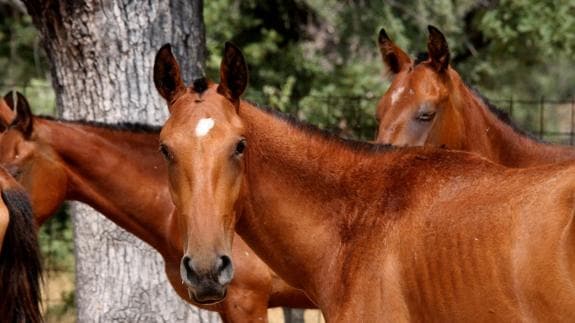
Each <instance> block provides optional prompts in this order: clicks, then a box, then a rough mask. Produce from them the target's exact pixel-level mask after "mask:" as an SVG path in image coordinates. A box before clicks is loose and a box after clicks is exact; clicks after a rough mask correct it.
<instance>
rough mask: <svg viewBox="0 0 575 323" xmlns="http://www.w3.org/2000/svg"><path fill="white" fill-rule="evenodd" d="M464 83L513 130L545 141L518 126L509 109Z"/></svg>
mask: <svg viewBox="0 0 575 323" xmlns="http://www.w3.org/2000/svg"><path fill="white" fill-rule="evenodd" d="M464 84H465V86H466V87H467V88H469V89H471V93H472V94H473V95H474V96H475V98H476V99H478V100H479V102H481V103H483V104H484V105H485V106H487V109H488V110H489V111H490V112H491V113H492V114H493V115H495V117H496V118H497V119H498V120H499V121H501V122H503V123H504V124H506V125H508V126H509V127H510V128H511V129H513V131H515V132H516V133H517V134H519V135H521V136H524V137H527V138H529V139H531V140H534V141H537V142H543V141H542V140H541V139H539V138H537V137H535V136H534V135H533V134H531V133H530V132H527V131H525V130H523V129H521V128H520V127H519V126H517V124H516V123H515V122H514V121H513V120H512V119H511V117H510V116H509V113H507V111H504V110H502V109H500V108H498V107H497V106H496V105H495V104H493V103H492V102H491V101H489V99H487V98H486V97H485V96H484V95H483V94H481V93H480V92H479V90H478V89H476V88H474V87H472V86H470V85H468V84H467V83H464Z"/></svg>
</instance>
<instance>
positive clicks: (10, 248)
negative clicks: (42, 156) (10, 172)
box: [0, 188, 43, 323]
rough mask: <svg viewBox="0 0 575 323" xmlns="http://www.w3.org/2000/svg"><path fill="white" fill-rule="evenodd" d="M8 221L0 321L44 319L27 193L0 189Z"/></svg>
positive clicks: (1, 260)
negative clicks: (6, 209) (8, 217)
mask: <svg viewBox="0 0 575 323" xmlns="http://www.w3.org/2000/svg"><path fill="white" fill-rule="evenodd" d="M1 196H2V200H3V201H4V203H5V204H6V207H7V208H8V213H9V216H10V222H9V224H8V228H7V230H6V236H5V237H4V245H3V247H2V250H1V251H0V292H1V293H2V301H1V302H0V322H32V323H36V322H43V319H42V315H41V310H40V302H41V291H40V284H41V281H42V261H41V257H40V249H39V246H38V234H37V231H36V224H35V222H34V221H35V220H34V214H33V212H32V207H31V205H30V201H29V199H28V195H27V194H26V192H24V191H22V190H21V189H15V188H9V189H6V190H3V191H2V192H1Z"/></svg>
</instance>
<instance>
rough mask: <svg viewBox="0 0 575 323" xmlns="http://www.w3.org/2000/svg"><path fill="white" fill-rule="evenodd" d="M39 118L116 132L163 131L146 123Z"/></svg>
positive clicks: (153, 132) (151, 132)
mask: <svg viewBox="0 0 575 323" xmlns="http://www.w3.org/2000/svg"><path fill="white" fill-rule="evenodd" d="M39 118H42V119H46V120H53V121H58V122H65V123H72V124H79V125H86V126H91V127H96V128H102V129H109V130H114V131H126V132H135V133H150V134H158V133H160V130H162V126H154V125H150V124H146V123H139V122H118V123H106V122H100V121H88V120H66V119H58V118H54V117H51V116H39Z"/></svg>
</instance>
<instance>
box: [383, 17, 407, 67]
mask: <svg viewBox="0 0 575 323" xmlns="http://www.w3.org/2000/svg"><path fill="white" fill-rule="evenodd" d="M377 42H378V44H379V52H380V53H381V58H382V59H383V63H384V64H385V65H386V66H387V69H388V71H389V72H390V73H391V74H393V75H395V74H397V73H399V72H401V71H402V70H403V69H405V68H408V67H409V66H411V58H410V57H409V55H407V54H406V53H405V52H404V51H403V50H401V48H399V47H397V45H395V44H394V43H393V41H391V38H389V36H388V35H387V33H386V32H385V29H383V28H381V30H380V31H379V37H378V38H377Z"/></svg>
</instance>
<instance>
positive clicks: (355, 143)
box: [247, 101, 398, 154]
mask: <svg viewBox="0 0 575 323" xmlns="http://www.w3.org/2000/svg"><path fill="white" fill-rule="evenodd" d="M247 102H249V103H250V104H252V105H253V106H255V107H256V108H258V109H259V110H261V111H263V112H265V113H267V114H269V115H271V116H273V117H274V118H276V119H280V120H282V121H284V122H285V123H287V124H288V125H289V126H291V127H293V128H295V129H298V130H301V131H302V132H304V133H306V134H308V135H309V136H311V137H320V138H322V139H324V140H327V141H330V142H334V143H337V144H340V145H342V146H344V147H345V148H347V149H349V150H352V151H354V152H359V153H369V154H374V153H375V154H377V153H381V152H386V151H390V150H394V149H396V148H398V147H396V146H393V145H389V144H377V143H370V142H366V141H360V140H354V139H346V138H342V137H340V136H337V135H335V134H333V133H331V132H329V131H327V130H323V129H320V128H318V127H317V126H315V125H313V124H310V123H307V122H306V121H302V120H299V119H297V118H296V117H295V116H293V115H291V114H287V113H284V112H281V111H279V110H277V109H274V108H270V107H262V106H260V105H258V104H257V103H254V102H251V101H247Z"/></svg>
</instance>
